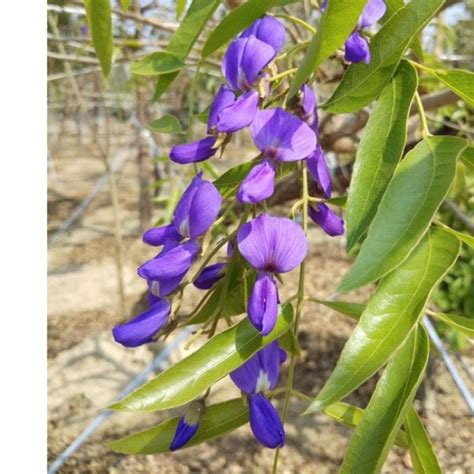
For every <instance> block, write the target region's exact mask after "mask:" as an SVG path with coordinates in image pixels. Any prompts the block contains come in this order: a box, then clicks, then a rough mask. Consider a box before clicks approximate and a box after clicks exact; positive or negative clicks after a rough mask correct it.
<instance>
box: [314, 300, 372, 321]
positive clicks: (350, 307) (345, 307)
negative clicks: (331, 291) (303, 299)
mask: <svg viewBox="0 0 474 474" xmlns="http://www.w3.org/2000/svg"><path fill="white" fill-rule="evenodd" d="M309 301H313V302H315V303H320V304H322V305H324V306H326V307H328V308H331V309H333V310H334V311H337V312H338V313H341V314H344V315H345V316H349V317H351V318H353V319H359V318H360V316H361V314H362V313H363V311H364V309H365V304H361V303H350V302H348V301H329V300H320V299H318V298H309Z"/></svg>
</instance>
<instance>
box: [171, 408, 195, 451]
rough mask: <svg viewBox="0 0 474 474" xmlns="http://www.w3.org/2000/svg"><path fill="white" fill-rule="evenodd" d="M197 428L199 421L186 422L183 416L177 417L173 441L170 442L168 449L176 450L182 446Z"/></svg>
mask: <svg viewBox="0 0 474 474" xmlns="http://www.w3.org/2000/svg"><path fill="white" fill-rule="evenodd" d="M198 428H199V422H197V423H195V424H188V422H187V421H186V418H185V416H182V417H181V418H180V419H179V422H178V427H177V428H176V433H175V434H174V438H173V441H172V442H171V446H170V451H176V450H177V449H179V448H182V447H183V446H184V445H185V444H186V443H187V442H188V441H189V440H190V439H191V438H192V437H193V436H194V434H195V433H196V431H197V430H198Z"/></svg>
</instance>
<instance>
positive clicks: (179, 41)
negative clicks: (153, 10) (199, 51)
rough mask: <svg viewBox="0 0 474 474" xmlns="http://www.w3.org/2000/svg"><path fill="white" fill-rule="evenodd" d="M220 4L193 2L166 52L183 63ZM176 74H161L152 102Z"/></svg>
mask: <svg viewBox="0 0 474 474" xmlns="http://www.w3.org/2000/svg"><path fill="white" fill-rule="evenodd" d="M220 4H221V0H193V1H192V2H191V5H190V6H189V8H188V10H187V11H186V15H184V18H183V21H182V22H181V24H180V25H179V28H178V29H177V30H176V31H175V32H174V34H173V36H172V37H171V38H170V41H169V43H168V48H167V49H166V51H167V52H169V53H171V54H174V55H175V56H177V57H178V58H180V59H181V60H182V61H184V60H185V59H186V58H187V57H188V54H189V52H190V51H191V49H192V47H193V46H194V43H196V40H197V39H198V38H199V35H200V34H201V32H202V30H203V28H204V27H205V26H206V24H207V22H208V21H209V18H211V16H212V14H213V13H214V12H215V11H216V9H217V7H218V6H219V5H220ZM177 76H178V72H171V73H168V74H162V75H161V76H160V77H159V79H158V83H157V85H156V88H155V93H154V95H153V101H154V102H156V101H157V100H158V99H159V98H160V97H161V96H162V95H163V94H164V93H165V92H166V91H167V90H168V88H169V87H170V86H171V84H172V83H173V82H174V80H175V79H176V77H177Z"/></svg>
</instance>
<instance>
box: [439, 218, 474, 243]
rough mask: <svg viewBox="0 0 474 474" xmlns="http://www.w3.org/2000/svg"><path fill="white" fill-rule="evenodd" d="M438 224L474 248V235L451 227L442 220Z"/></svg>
mask: <svg viewBox="0 0 474 474" xmlns="http://www.w3.org/2000/svg"><path fill="white" fill-rule="evenodd" d="M436 224H437V225H439V226H440V227H442V228H443V229H444V230H445V231H446V232H449V233H450V234H452V235H454V236H455V237H457V238H458V239H459V240H460V241H461V242H464V243H465V244H467V245H469V247H471V248H474V237H473V236H472V235H468V234H465V233H464V232H459V231H457V230H454V229H451V227H448V226H447V225H445V224H443V223H442V222H436Z"/></svg>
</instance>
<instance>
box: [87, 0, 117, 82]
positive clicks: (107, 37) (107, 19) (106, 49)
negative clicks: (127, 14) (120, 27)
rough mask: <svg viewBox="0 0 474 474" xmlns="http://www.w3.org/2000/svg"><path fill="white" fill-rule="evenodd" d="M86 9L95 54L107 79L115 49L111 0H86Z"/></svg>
mask: <svg viewBox="0 0 474 474" xmlns="http://www.w3.org/2000/svg"><path fill="white" fill-rule="evenodd" d="M84 7H85V9H86V15H87V23H88V24H89V28H90V30H91V36H92V43H93V44H94V49H95V54H96V56H97V58H98V59H99V62H100V67H101V68H102V74H103V75H104V76H105V77H107V76H108V75H109V73H110V67H111V65H112V53H113V49H114V44H113V38H112V16H111V11H110V0H84Z"/></svg>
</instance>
